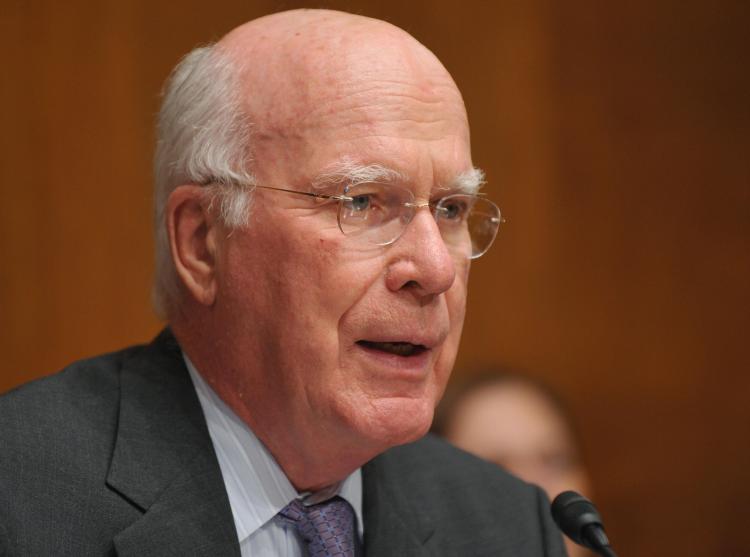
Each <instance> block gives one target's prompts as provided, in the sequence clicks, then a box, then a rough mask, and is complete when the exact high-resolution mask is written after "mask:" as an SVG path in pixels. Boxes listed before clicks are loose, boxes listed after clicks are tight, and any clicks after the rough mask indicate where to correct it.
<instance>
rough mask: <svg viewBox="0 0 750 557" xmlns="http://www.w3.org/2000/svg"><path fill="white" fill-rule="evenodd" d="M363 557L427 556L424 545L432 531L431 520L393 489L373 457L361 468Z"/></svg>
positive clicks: (377, 459) (384, 471)
mask: <svg viewBox="0 0 750 557" xmlns="http://www.w3.org/2000/svg"><path fill="white" fill-rule="evenodd" d="M362 487H363V509H362V511H363V517H364V522H365V540H364V542H365V543H364V546H365V547H364V553H365V556H366V557H393V556H396V555H404V556H409V557H412V556H413V557H420V556H424V557H428V556H429V554H430V553H429V552H428V551H427V549H426V548H425V543H426V542H427V541H428V540H429V539H430V537H431V536H432V534H433V532H434V527H433V524H432V521H431V520H430V518H429V516H428V514H426V513H425V512H423V511H422V509H419V508H416V507H415V506H414V505H415V503H414V502H413V501H410V500H409V498H408V497H407V496H406V495H405V494H403V493H400V492H399V491H398V490H396V489H393V485H392V484H391V482H389V477H388V468H387V467H385V466H383V465H382V463H381V461H380V458H379V457H378V458H375V459H373V460H372V461H370V462H368V463H367V464H366V465H365V466H364V467H363V468H362Z"/></svg>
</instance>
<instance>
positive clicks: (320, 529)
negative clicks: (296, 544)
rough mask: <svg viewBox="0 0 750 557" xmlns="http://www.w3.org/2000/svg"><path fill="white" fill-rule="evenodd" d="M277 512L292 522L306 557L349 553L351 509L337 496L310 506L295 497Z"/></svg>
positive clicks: (352, 541) (351, 549)
mask: <svg viewBox="0 0 750 557" xmlns="http://www.w3.org/2000/svg"><path fill="white" fill-rule="evenodd" d="M279 514H280V515H281V516H282V517H283V518H284V519H286V521H287V522H290V523H292V524H294V526H296V528H297V532H299V534H300V536H301V537H302V539H303V540H304V541H305V543H307V546H308V552H309V555H310V557H353V555H354V547H355V545H354V544H355V537H354V536H355V532H354V525H355V521H354V509H352V506H351V505H350V504H349V503H347V502H346V501H345V500H344V499H342V498H341V497H338V496H337V497H334V498H332V499H329V500H328V501H324V502H322V503H318V504H317V505H310V506H306V505H304V504H302V502H300V501H298V500H297V499H295V500H294V501H292V502H291V503H289V504H288V505H287V506H286V507H284V508H283V509H281V511H279Z"/></svg>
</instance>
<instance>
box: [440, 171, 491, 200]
mask: <svg viewBox="0 0 750 557" xmlns="http://www.w3.org/2000/svg"><path fill="white" fill-rule="evenodd" d="M486 183H487V182H486V180H485V179H484V171H483V170H482V169H481V168H477V167H474V168H471V169H469V170H466V171H464V172H461V173H459V174H457V175H456V176H455V177H454V178H453V180H451V181H450V182H449V184H448V189H452V190H455V191H456V192H457V193H467V194H469V195H476V194H478V193H479V189H480V188H481V187H482V186H483V185H484V184H486Z"/></svg>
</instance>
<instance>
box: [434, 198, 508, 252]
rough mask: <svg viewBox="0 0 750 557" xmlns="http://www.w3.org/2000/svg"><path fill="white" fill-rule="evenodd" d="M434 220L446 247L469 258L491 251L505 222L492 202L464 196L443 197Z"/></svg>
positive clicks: (436, 209)
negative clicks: (498, 231)
mask: <svg viewBox="0 0 750 557" xmlns="http://www.w3.org/2000/svg"><path fill="white" fill-rule="evenodd" d="M435 219H436V220H437V222H438V225H439V226H440V232H441V234H442V236H443V240H444V241H445V243H446V245H447V246H448V247H449V248H450V249H451V250H452V251H453V252H454V253H457V254H458V255H461V256H464V257H467V258H469V259H476V258H477V257H479V256H481V255H483V254H484V253H485V252H486V251H487V250H488V249H490V246H491V245H492V242H493V241H494V240H495V236H496V235H497V229H498V228H499V226H500V223H501V222H502V217H501V216H500V209H498V208H497V205H495V204H494V203H492V201H489V200H487V199H484V198H483V197H476V196H473V195H465V194H456V195H449V196H447V197H444V198H442V199H441V200H440V201H439V202H438V204H437V206H436V207H435Z"/></svg>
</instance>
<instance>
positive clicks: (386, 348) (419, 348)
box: [357, 340, 427, 358]
mask: <svg viewBox="0 0 750 557" xmlns="http://www.w3.org/2000/svg"><path fill="white" fill-rule="evenodd" d="M357 344H359V345H360V346H362V347H364V348H369V349H370V350H378V351H380V352H385V353H387V354H394V355H396V356H403V357H407V358H408V357H409V356H417V355H419V354H422V353H423V352H426V351H427V347H426V346H423V345H421V344H412V343H411V342H373V341H371V340H358V341H357Z"/></svg>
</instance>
